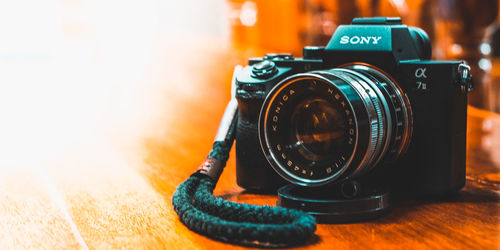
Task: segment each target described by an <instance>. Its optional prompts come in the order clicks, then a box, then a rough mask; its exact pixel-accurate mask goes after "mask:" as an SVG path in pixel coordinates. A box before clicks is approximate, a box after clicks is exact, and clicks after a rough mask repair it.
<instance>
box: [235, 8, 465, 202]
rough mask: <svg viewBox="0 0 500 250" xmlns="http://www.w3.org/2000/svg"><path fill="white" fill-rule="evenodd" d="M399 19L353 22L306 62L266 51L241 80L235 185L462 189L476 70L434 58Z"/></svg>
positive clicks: (310, 50) (417, 32) (306, 52)
mask: <svg viewBox="0 0 500 250" xmlns="http://www.w3.org/2000/svg"><path fill="white" fill-rule="evenodd" d="M430 58H431V44H430V40H429V38H428V36H427V34H426V33H425V32H424V31H423V30H421V29H419V28H416V27H408V26H406V25H403V24H402V23H401V19H399V18H388V17H375V18H355V19H354V20H353V22H352V24H351V25H340V26H339V27H338V28H337V30H336V31H335V33H334V34H333V36H332V38H331V40H330V42H329V43H328V45H327V46H326V47H305V48H304V49H303V57H302V58H295V57H293V56H292V55H291V54H267V55H265V56H264V57H263V58H251V59H250V60H249V65H248V66H246V67H245V68H243V69H242V70H241V71H239V72H238V73H236V75H235V79H236V84H237V85H236V86H237V88H236V98H237V101H238V107H239V111H238V123H237V131H236V164H237V169H236V170H237V172H236V174H237V182H238V185H240V186H241V187H243V188H245V189H249V190H255V191H261V192H262V191H269V190H275V189H276V188H277V187H279V186H282V185H283V184H285V183H286V182H285V180H286V181H288V182H291V183H293V184H296V185H300V186H305V187H319V186H326V185H330V184H332V185H334V184H336V183H337V184H338V183H342V182H345V181H349V180H358V179H360V180H369V181H371V182H372V183H375V184H376V185H384V186H388V187H390V188H392V189H393V190H397V191H404V192H407V191H411V192H414V193H416V194H419V195H443V194H448V193H451V192H456V191H457V190H459V189H460V188H462V187H463V186H464V184H465V160H466V159H465V153H466V143H465V142H466V121H467V117H466V116H467V92H469V91H471V90H472V79H471V76H470V73H469V70H470V68H469V67H468V66H467V65H466V64H465V63H464V62H460V61H432V60H430Z"/></svg>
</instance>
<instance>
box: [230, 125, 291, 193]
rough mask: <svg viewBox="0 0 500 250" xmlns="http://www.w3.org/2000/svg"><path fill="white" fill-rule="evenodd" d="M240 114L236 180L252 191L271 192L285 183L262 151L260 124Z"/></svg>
mask: <svg viewBox="0 0 500 250" xmlns="http://www.w3.org/2000/svg"><path fill="white" fill-rule="evenodd" d="M245 118H246V117H245V116H243V115H241V116H239V119H238V123H237V128H236V181H237V183H238V185H239V186H240V187H242V188H245V189H247V190H250V191H252V190H253V191H258V192H271V191H275V190H276V189H277V188H279V187H280V186H282V185H283V184H285V181H284V180H283V179H282V178H281V177H279V176H278V174H277V173H276V172H275V171H274V170H273V169H272V167H271V166H270V165H269V163H268V162H267V159H266V157H265V155H264V153H263V152H262V149H261V146H260V142H259V136H258V131H257V129H258V127H257V126H258V125H257V124H256V122H252V121H249V120H247V119H245Z"/></svg>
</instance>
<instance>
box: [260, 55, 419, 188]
mask: <svg viewBox="0 0 500 250" xmlns="http://www.w3.org/2000/svg"><path fill="white" fill-rule="evenodd" d="M411 122H412V121H411V110H410V105H409V102H408V100H407V99H406V97H405V95H404V94H403V93H402V91H401V90H400V89H399V87H398V86H397V85H396V84H395V83H394V81H392V80H391V79H390V78H389V77H387V76H386V75H385V74H384V73H382V71H381V70H379V69H376V68H374V67H371V66H368V65H362V64H352V65H346V66H344V67H341V68H334V69H330V70H322V71H313V72H309V73H302V74H296V75H293V76H291V77H289V78H287V79H285V80H283V81H281V82H280V83H278V84H277V85H276V86H275V87H274V88H273V89H272V90H271V92H270V93H269V95H268V96H267V98H266V100H265V101H264V104H263V106H262V109H261V112H260V119H259V136H260V142H261V147H262V149H263V151H264V153H265V155H266V157H267V159H268V161H269V163H270V165H271V166H272V167H273V168H274V169H275V170H276V172H278V173H279V174H280V175H281V176H282V177H283V178H285V179H286V180H288V181H290V182H292V183H295V184H298V185H303V186H321V185H324V184H326V183H329V182H333V181H335V180H339V179H343V178H346V177H356V176H359V175H362V174H363V173H366V172H368V171H369V170H370V169H372V168H373V167H374V166H375V165H377V163H378V162H380V161H381V159H382V158H384V159H385V160H388V159H395V158H397V157H398V156H399V155H400V154H402V153H403V152H404V151H405V150H406V147H407V146H408V142H409V140H410V136H411Z"/></svg>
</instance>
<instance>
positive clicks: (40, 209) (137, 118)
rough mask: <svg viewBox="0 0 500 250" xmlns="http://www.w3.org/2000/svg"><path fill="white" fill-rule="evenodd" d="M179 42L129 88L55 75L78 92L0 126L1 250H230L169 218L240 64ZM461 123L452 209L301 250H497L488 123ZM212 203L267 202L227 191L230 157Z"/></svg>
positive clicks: (495, 173)
mask: <svg viewBox="0 0 500 250" xmlns="http://www.w3.org/2000/svg"><path fill="white" fill-rule="evenodd" d="M187 40H191V41H193V42H185V41H184V40H183V41H182V42H179V43H174V42H173V43H172V44H156V45H154V48H155V49H154V50H152V51H154V53H152V54H151V55H152V59H151V60H150V62H151V63H150V64H148V65H146V66H142V68H141V69H143V70H144V71H143V72H142V73H141V74H140V75H139V76H138V77H137V78H134V77H130V78H129V77H119V78H99V77H92V74H94V73H96V72H100V70H106V71H112V72H114V73H116V75H125V76H130V75H131V74H130V73H127V71H134V70H136V68H135V65H133V64H132V66H130V65H127V64H125V65H123V64H122V65H120V67H117V68H113V67H112V66H110V67H111V68H108V67H106V65H108V64H104V65H101V66H102V67H103V68H99V67H98V68H93V69H91V71H90V72H89V74H90V76H89V75H73V74H72V72H73V71H71V67H69V66H67V67H66V69H68V70H69V73H67V76H66V77H67V79H68V80H71V81H77V82H82V83H85V84H82V85H81V86H80V87H79V88H77V89H76V90H75V89H65V87H64V86H65V84H59V85H58V84H56V85H54V86H52V87H53V88H52V90H54V89H60V88H62V89H63V90H61V91H65V92H62V93H63V95H59V94H58V93H59V92H53V91H52V90H50V88H49V90H50V91H44V90H42V88H39V89H35V90H36V91H41V92H42V93H43V94H45V97H43V98H40V100H41V99H43V100H45V102H40V103H39V104H37V102H36V100H39V99H36V98H37V97H36V96H38V95H35V94H33V95H30V97H29V98H32V99H31V101H32V102H31V105H29V107H26V110H25V111H27V112H29V114H33V115H34V116H33V117H34V118H33V119H27V120H25V121H26V122H25V123H19V124H15V123H14V122H15V121H16V120H14V122H11V123H9V122H7V124H11V126H9V127H8V129H10V130H9V131H8V133H7V132H5V129H6V127H2V130H4V132H5V133H3V132H2V135H4V134H5V135H8V134H11V133H14V135H13V136H12V137H11V139H10V140H7V141H5V140H4V142H2V143H0V146H1V147H0V148H3V149H11V148H12V147H16V148H17V150H14V149H12V150H10V151H6V152H10V153H9V154H4V156H3V157H2V158H3V159H11V160H9V161H0V248H1V249H8V248H15V249H19V248H46V249H61V248H62V249H65V248H81V249H86V248H90V249H109V248H130V249H141V248H148V249H150V248H163V249H221V248H233V247H234V248H241V247H236V246H232V245H228V244H224V243H220V242H216V241H213V240H211V239H208V238H206V237H204V236H200V235H198V234H196V233H193V232H191V231H189V230H188V229H187V228H186V227H185V226H184V225H183V224H182V223H181V222H180V221H179V219H178V218H177V215H176V214H175V212H174V211H173V209H172V205H171V197H172V194H173V192H174V190H175V188H176V187H177V185H179V183H181V182H182V181H184V180H185V179H186V178H187V177H188V176H189V175H190V174H191V173H192V172H193V171H194V170H195V169H196V168H197V167H198V165H199V164H200V163H201V162H202V160H204V158H205V156H206V154H207V153H208V151H209V150H210V147H211V143H212V140H213V137H214V135H215V132H216V129H217V126H218V123H219V119H220V117H221V115H222V113H223V110H224V107H225V105H226V103H227V101H228V99H229V95H230V94H229V86H230V78H231V73H232V68H233V67H234V65H236V64H238V63H245V60H244V58H245V57H246V56H247V55H244V54H243V53H237V52H235V51H233V50H231V49H228V48H227V47H228V44H227V43H225V42H224V41H219V40H217V39H213V40H204V41H203V43H201V42H196V41H195V40H196V39H187V38H186V41H187ZM172 48H176V49H172ZM118 60H122V59H117V60H115V61H118ZM101 61H102V60H101ZM115 61H113V62H115ZM63 62H66V61H63ZM87 63H88V65H92V64H93V62H92V61H89V62H87ZM81 64H82V62H80V66H81ZM83 64H85V62H83ZM44 65H45V64H44ZM68 65H71V62H70V63H68ZM88 65H86V64H85V65H83V66H88ZM109 65H111V64H109ZM109 65H108V66H109ZM38 66H39V65H36V63H35V65H32V67H33V68H37V67H38ZM59 66H61V65H59ZM59 66H58V67H59ZM12 67H15V66H12ZM23 67H25V66H23ZM84 68H85V67H84ZM41 70H43V68H42V69H40V71H41ZM75 72H76V71H75ZM80 77H84V79H83V80H82V79H80ZM138 79H139V80H138ZM63 82H65V81H63ZM109 82H113V84H107V83H109ZM65 83H66V82H65ZM33 86H34V85H33ZM49 87H50V86H49ZM19 91H21V88H20V89H19ZM61 96H63V97H61ZM5 97H7V96H5ZM33 98H35V99H33ZM33 100H35V101H33ZM47 101H48V102H49V103H50V104H44V103H46V102H47ZM39 105H41V107H40V106H39ZM47 105H49V106H47ZM14 108H15V109H16V108H17V109H19V107H17V106H15V107H14ZM32 109H33V110H32ZM23 110H24V108H22V107H21V111H19V110H18V111H15V112H13V114H23V113H22V111H23ZM16 112H17V113H16ZM15 117H18V116H14V115H12V119H18V118H15ZM19 119H21V118H19ZM468 122H469V130H468V150H467V152H468V156H467V184H466V187H465V188H464V189H463V190H462V191H460V193H459V195H458V196H457V197H454V198H451V199H449V200H446V201H440V202H424V201H412V202H404V203H398V204H397V205H396V207H395V208H394V210H393V211H392V212H391V213H390V214H389V215H388V216H386V217H384V218H380V219H377V220H374V221H370V222H365V223H356V224H344V225H319V226H318V229H317V231H316V235H315V237H314V238H313V239H311V241H310V242H308V243H307V245H305V246H303V248H328V249H340V248H355V249H360V248H369V249H373V248H376V249H391V248H431V249H439V248H445V249H449V248H464V249H495V248H499V247H500V228H499V224H500V115H498V114H494V113H491V112H488V111H483V110H479V109H476V108H472V107H470V108H469V117H468ZM4 138H7V137H4ZM9 138H10V137H9ZM13 142H17V144H15V145H14V146H12V144H11V143H13ZM16 152H17V153H19V154H17V155H16V154H15V153H16ZM47 155H49V156H50V157H42V156H47ZM30 156H33V157H30ZM35 156H38V157H35ZM215 194H216V195H218V196H222V197H224V198H226V199H229V200H232V201H238V202H245V203H251V204H267V205H274V204H275V202H276V196H275V195H255V194H248V193H244V192H243V190H242V189H241V188H239V187H238V186H237V185H236V178H235V159H234V153H232V155H231V159H230V161H229V163H228V166H227V167H226V169H225V171H224V173H223V175H222V177H221V179H220V181H219V183H218V185H217V187H216V190H215Z"/></svg>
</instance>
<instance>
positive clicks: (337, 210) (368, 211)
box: [277, 184, 391, 224]
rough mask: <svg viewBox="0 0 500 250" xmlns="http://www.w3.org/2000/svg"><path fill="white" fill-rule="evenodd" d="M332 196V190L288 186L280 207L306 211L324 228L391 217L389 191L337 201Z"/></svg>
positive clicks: (280, 193) (280, 196)
mask: <svg viewBox="0 0 500 250" xmlns="http://www.w3.org/2000/svg"><path fill="white" fill-rule="evenodd" d="M331 193H332V190H327V189H325V188H304V187H301V186H296V185H292V184H288V185H286V186H283V187H281V188H280V189H278V201H277V205H278V206H281V207H286V208H292V209H298V210H303V211H305V212H307V213H309V214H311V215H313V216H314V217H315V218H316V220H317V222H318V223H321V224H339V223H354V222H362V221H367V220H373V219H376V218H380V217H382V216H384V215H387V214H388V213H389V211H390V208H391V199H390V195H389V192H388V191H387V190H382V189H371V190H369V191H366V190H365V192H363V193H362V194H360V195H358V196H357V197H355V198H343V197H340V196H339V197H335V196H332V195H331Z"/></svg>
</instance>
